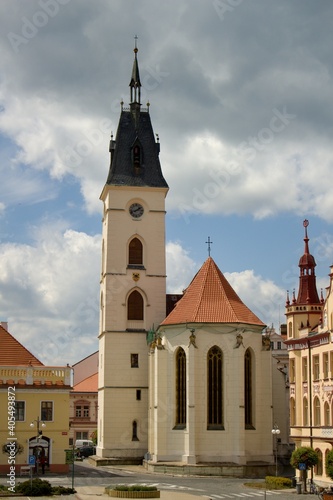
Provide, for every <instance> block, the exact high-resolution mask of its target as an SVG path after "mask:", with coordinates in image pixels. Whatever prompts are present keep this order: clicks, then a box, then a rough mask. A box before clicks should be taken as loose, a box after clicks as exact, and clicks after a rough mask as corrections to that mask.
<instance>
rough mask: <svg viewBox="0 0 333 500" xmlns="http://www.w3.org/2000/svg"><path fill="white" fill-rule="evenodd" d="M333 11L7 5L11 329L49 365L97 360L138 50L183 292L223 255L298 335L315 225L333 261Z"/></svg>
mask: <svg viewBox="0 0 333 500" xmlns="http://www.w3.org/2000/svg"><path fill="white" fill-rule="evenodd" d="M332 19H333V3H332V1H331V0H293V1H292V2H291V1H290V0H279V1H276V0H209V1H206V2H202V1H200V0H182V1H181V2H179V1H178V0H177V1H176V0H169V1H168V2H156V1H153V0H135V1H134V0H126V2H124V1H123V0H112V1H111V0H108V1H107V0H94V1H91V0H38V1H35V0H2V1H1V3H0V26H1V32H0V33H1V35H0V320H1V321H8V324H9V331H10V332H11V333H12V334H13V335H14V336H15V337H16V338H17V339H18V340H19V341H20V342H22V343H23V344H24V345H25V346H26V347H27V348H28V349H29V350H31V351H32V352H33V354H34V355H36V356H37V357H38V358H39V359H40V360H41V361H42V362H44V363H46V364H50V365H59V364H60V365H64V364H66V363H70V364H72V363H75V362H77V361H79V360H80V359H82V358H83V357H85V356H87V355H89V354H90V353H92V352H94V351H96V350H97V349H98V340H97V335H98V321H99V304H98V300H99V274H100V259H101V227H102V226H101V218H102V203H101V201H100V199H99V196H100V193H101V191H102V188H103V186H104V184H105V182H106V178H107V174H108V168H109V152H108V146H109V140H110V134H111V133H113V134H114V135H115V134H116V130H117V124H118V120H119V116H120V102H121V101H122V100H123V101H124V103H125V105H126V104H128V103H129V97H130V94H129V87H128V85H129V81H130V76H131V71H132V64H133V57H134V54H133V48H134V37H135V36H136V35H137V37H138V39H137V45H138V49H139V52H138V60H139V67H140V76H141V83H142V92H141V96H142V103H143V105H145V104H146V102H148V101H149V103H150V114H151V119H152V124H153V127H154V131H155V133H156V134H158V135H159V139H160V144H161V153H160V160H161V165H162V170H163V173H164V176H165V178H166V180H167V182H168V184H169V188H170V190H169V193H168V196H167V200H166V208H167V215H166V241H167V244H166V255H167V275H168V278H167V288H168V292H169V293H172V292H174V293H176V292H181V291H182V290H183V289H184V288H185V287H186V286H187V285H188V284H189V283H190V281H191V279H192V278H193V276H194V274H195V273H196V272H197V270H198V269H199V268H200V267H201V265H202V264H203V263H204V261H205V260H206V259H207V257H208V245H207V243H206V242H207V241H208V237H209V238H210V240H211V241H212V244H211V256H212V257H213V259H214V260H215V262H216V263H217V265H218V266H219V268H220V269H221V271H222V272H223V273H224V275H225V276H226V278H227V279H228V280H229V282H230V283H231V285H232V286H233V287H234V289H235V290H236V292H237V293H238V294H239V296H240V298H241V299H242V300H243V302H244V303H245V304H246V305H247V306H248V307H250V309H252V310H253V312H255V313H256V314H257V315H258V316H259V317H260V319H261V320H262V321H263V322H264V323H265V324H267V325H269V326H271V325H273V326H274V327H275V328H276V329H277V330H279V325H280V324H281V323H283V322H284V321H285V316H284V307H285V300H286V291H287V290H290V291H291V290H293V288H296V292H297V288H298V276H299V268H298V261H299V258H300V256H301V255H302V254H303V251H304V242H303V238H304V228H303V220H304V219H308V220H309V227H308V235H309V237H310V251H311V253H312V254H313V255H314V257H315V259H316V262H317V268H316V275H317V285H318V289H319V291H320V289H321V288H323V289H324V290H325V287H327V286H328V284H329V277H328V274H329V272H330V267H329V266H330V265H331V264H332V262H333V196H332V168H333V150H332V132H333V107H332V98H333V95H332V93H333V85H332V84H333V41H332V36H333V35H332Z"/></svg>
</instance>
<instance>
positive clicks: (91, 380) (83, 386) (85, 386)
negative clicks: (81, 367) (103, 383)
mask: <svg viewBox="0 0 333 500" xmlns="http://www.w3.org/2000/svg"><path fill="white" fill-rule="evenodd" d="M97 390H98V373H94V374H93V375H90V377H87V378H85V379H84V380H81V382H79V383H78V384H76V385H74V387H73V391H74V392H97Z"/></svg>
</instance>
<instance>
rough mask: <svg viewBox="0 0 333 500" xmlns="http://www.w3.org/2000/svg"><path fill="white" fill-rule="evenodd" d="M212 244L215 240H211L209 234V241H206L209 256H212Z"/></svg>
mask: <svg viewBox="0 0 333 500" xmlns="http://www.w3.org/2000/svg"><path fill="white" fill-rule="evenodd" d="M212 244H213V242H212V241H210V236H208V241H206V245H208V248H207V250H208V257H210V250H211V247H210V246H211V245H212Z"/></svg>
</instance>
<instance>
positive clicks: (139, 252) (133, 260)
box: [128, 238, 143, 268]
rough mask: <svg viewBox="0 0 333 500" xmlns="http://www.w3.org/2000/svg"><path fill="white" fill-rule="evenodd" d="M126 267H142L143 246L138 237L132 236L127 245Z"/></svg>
mask: <svg viewBox="0 0 333 500" xmlns="http://www.w3.org/2000/svg"><path fill="white" fill-rule="evenodd" d="M128 267H131V268H138V267H139V268H142V267H143V246H142V243H141V241H140V240H139V238H133V239H132V240H131V241H130V243H129V245H128Z"/></svg>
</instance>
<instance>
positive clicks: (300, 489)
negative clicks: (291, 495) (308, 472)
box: [296, 483, 302, 495]
mask: <svg viewBox="0 0 333 500" xmlns="http://www.w3.org/2000/svg"><path fill="white" fill-rule="evenodd" d="M296 493H297V495H300V494H301V493H302V483H296Z"/></svg>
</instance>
